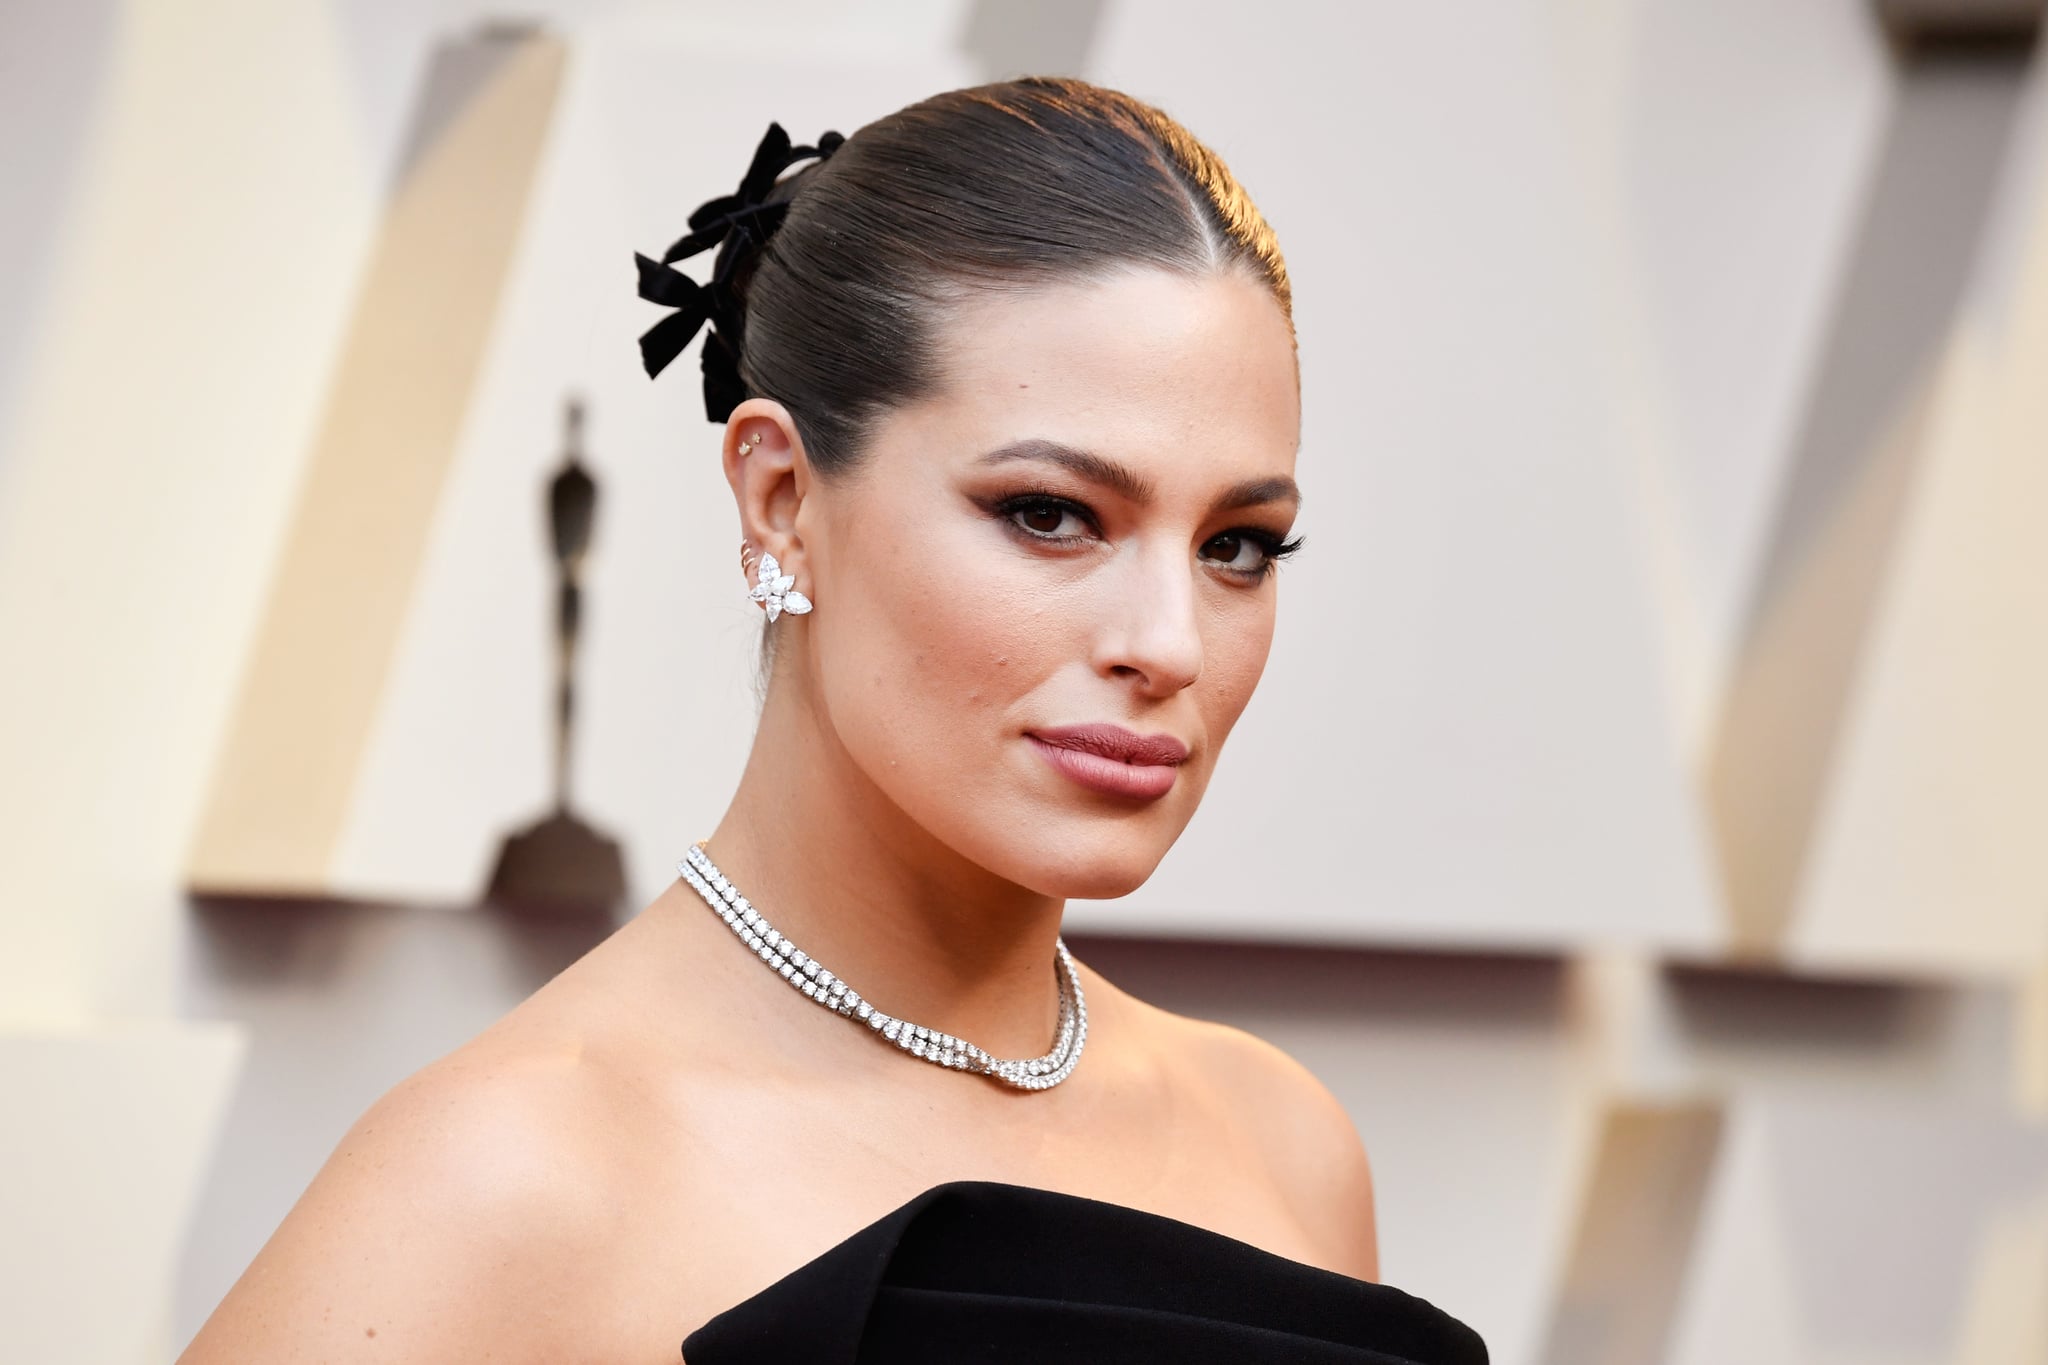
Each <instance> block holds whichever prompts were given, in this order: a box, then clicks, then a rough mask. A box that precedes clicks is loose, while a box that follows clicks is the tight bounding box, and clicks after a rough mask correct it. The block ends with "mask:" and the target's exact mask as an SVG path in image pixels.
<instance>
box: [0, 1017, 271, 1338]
mask: <svg viewBox="0 0 2048 1365" xmlns="http://www.w3.org/2000/svg"><path fill="white" fill-rule="evenodd" d="M243 1046H244V1038H243V1030H242V1029H241V1028H240V1027H239V1026H237V1025H233V1024H186V1023H180V1024H169V1023H165V1024H134V1025H111V1024H110V1025H103V1026H99V1027H95V1028H91V1029H86V1030H79V1031H67V1032H61V1033H55V1032H53V1033H48V1034H43V1035H27V1034H15V1035H12V1036H5V1037H0V1092H4V1093H5V1094H6V1096H7V1109H8V1112H9V1117H8V1118H7V1119H6V1120H5V1121H0V1172H4V1174H0V1229H5V1232H4V1234H0V1283H4V1284H6V1285H7V1286H8V1289H7V1293H6V1303H7V1313H6V1320H7V1326H6V1339H7V1348H6V1355H7V1358H8V1359H9V1360H14V1361H23V1362H28V1361H33V1362H35V1365H143V1363H144V1362H146V1361H162V1360H165V1359H168V1358H169V1356H170V1354H171V1352H172V1351H174V1350H175V1347H173V1346H172V1345H171V1343H170V1342H169V1341H168V1340H167V1339H166V1337H167V1332H166V1329H167V1328H168V1326H169V1323H170V1305H171V1284H172V1271H173V1267H174V1265H175V1262H174V1260H173V1256H174V1253H175V1252H176V1249H177V1246H178V1243H179V1239H180V1237H181V1236H182V1234H183V1232H184V1225H185V1220H186V1218H187V1216H188V1215H189V1213H190V1210H191V1209H192V1207H193V1204H194V1202H195V1200H196V1196H197V1194H198V1185H199V1177H200V1175H201V1173H202V1171H203V1170H204V1163H205V1160H206V1156H207V1154H208V1152H209V1151H210V1150H211V1149H212V1145H213V1141H214V1137H215V1134H216V1132H217V1130H218V1128H219V1124H220V1120H221V1117H222V1115H223V1113H224V1111H225V1108H226V1104H227V1098H228V1093H229V1091H230V1089H231V1088H232V1085H233V1083H234V1079H235V1075H236V1072H237V1070H238V1068H239V1067H240V1064H241V1059H242V1053H243Z"/></svg>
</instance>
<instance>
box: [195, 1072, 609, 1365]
mask: <svg viewBox="0 0 2048 1365" xmlns="http://www.w3.org/2000/svg"><path fill="white" fill-rule="evenodd" d="M625 1090H626V1087H623V1086H622V1085H620V1084H619V1083H618V1081H617V1080H616V1079H615V1078H613V1077H611V1076H610V1075H608V1074H607V1072H606V1071H605V1070H604V1069H603V1068H601V1067H595V1066H590V1065H586V1064H584V1062H583V1059H582V1058H581V1057H580V1056H579V1055H578V1050H577V1049H576V1048H574V1047H573V1046H556V1047H547V1048H537V1047H533V1046H507V1045H506V1044H505V1043H504V1042H503V1041H502V1040H500V1039H499V1038H496V1037H494V1036H493V1035H492V1034H491V1033H486V1034H485V1035H484V1036H483V1037H481V1038H479V1039H477V1040H475V1041H473V1042H472V1043H470V1044H468V1045H466V1046H465V1047H463V1048H461V1049H458V1050H457V1051H456V1052H454V1053H452V1054H450V1055H449V1056H447V1057H445V1058H443V1059H442V1060H440V1061H438V1062H435V1063H433V1064H432V1065H430V1066H428V1067H425V1068H423V1069H422V1070H420V1071H418V1072H416V1073H414V1074H413V1075H412V1076H410V1077H408V1078H407V1079H405V1080H404V1081H401V1082H400V1083H399V1084H398V1085H396V1086H394V1087H393V1088H392V1089H391V1090H389V1091H388V1092H386V1093H385V1094H384V1095H383V1096H382V1097H381V1098H380V1099H378V1100H377V1102H376V1103H375V1104H373V1105H372V1106H371V1107H370V1108H369V1109H368V1110H367V1111H366V1112H365V1113H364V1114H363V1115H362V1117H361V1118H360V1119H358V1120H357V1121H356V1123H355V1124H354V1126H353V1127H351V1128H350V1129H349V1131H348V1132H347V1134H346V1135H345V1136H344V1137H343V1138H342V1139H341V1141H340V1143H339V1144H338V1145H337V1146H336V1147H335V1149H334V1152H333V1153H332V1155H331V1156H330V1157H329V1158H328V1160H327V1162H326V1164H325V1165H324V1166H323V1167H322V1168H321V1170H320V1172H319V1174H318V1175H317V1176H316V1177H315V1178H314V1180H313V1182H312V1184H311V1185H310V1186H308V1188H307V1189H306V1192H305V1193H304V1195H302V1196H301V1197H300V1199H299V1201H298V1203H297V1204H295V1205H294V1206H293V1208H292V1210H291V1212H290V1213H289V1214H288V1215H287V1216H286V1218H285V1219H284V1221H283V1223H282V1224H281V1225H280V1226H279V1227H278V1229H277V1231H276V1233H275V1234H273V1236H272V1237H271V1239H270V1241H269V1242H268V1243H267V1244H266V1245H265V1246H264V1248H263V1250H262V1251H261V1252H260V1253H259V1254H258V1256H257V1257H256V1259H255V1260H254V1261H253V1262H252V1263H251V1264H250V1266H249V1268H248V1270H247V1271H246V1272H245V1273H244V1274H243V1276H242V1277H241V1279H240V1280H239V1281H237V1282H236V1284H235V1286H234V1288H233V1289H232V1290H231V1291H230V1292H229V1293H228V1295H227V1297H226V1298H224V1299H223V1300H222V1302H221V1304H220V1306H219V1307H218V1308H217V1309H216V1310H215V1312H214V1314H213V1316H212V1317H211V1318H210V1319H209V1320H208V1322H207V1323H206V1325H205V1327H203V1328H202V1329H201V1331H200V1332H199V1334H198V1336H197V1337H195V1338H194V1340H193V1342H192V1344H191V1346H190V1347H189V1348H188V1349H187V1351H186V1353H185V1355H184V1356H183V1357H181V1359H182V1360H183V1361H187V1362H192V1365H201V1363H202V1362H214V1361H245V1360H266V1361H278V1362H289V1361H314V1360H320V1361H351V1360H368V1359H370V1358H372V1357H374V1358H376V1359H377V1360H379V1361H387V1362H388V1361H428V1360H454V1359H491V1360H504V1361H519V1360H543V1359H549V1360H561V1359H569V1358H575V1357H579V1356H580V1355H582V1354H583V1353H584V1352H585V1351H587V1350H588V1349H589V1347H590V1340H589V1328H590V1326H591V1324H590V1322H589V1320H588V1317H587V1315H583V1314H579V1313H578V1312H572V1311H559V1310H566V1309H568V1308H569V1307H571V1306H581V1305H585V1304H588V1303H590V1302H592V1301H599V1302H601V1301H603V1298H604V1295H603V1292H602V1290H601V1288H600V1287H599V1285H598V1284H597V1281H600V1280H602V1278H603V1277H604V1276H605V1274H606V1271H607V1265H608V1263H607V1259H606V1256H605V1242H606V1232H607V1228H608V1226H609V1225H610V1224H611V1221H612V1218H613V1210H615V1209H616V1207H617V1206H618V1204H619V1203H620V1200H621V1197H622V1193H623V1191H622V1189H621V1186H622V1185H623V1183H624V1182H622V1181H621V1180H620V1178H619V1176H618V1174H617V1173H616V1172H615V1171H613V1170H610V1169H608V1168H607V1164H606V1158H607V1157H608V1156H609V1155H610V1154H611V1151H612V1149H611V1148H609V1147H608V1145H607V1144H606V1143H605V1141H604V1140H603V1129H604V1125H605V1124H606V1122H607V1120H609V1119H612V1118H615V1117H617V1116H618V1115H619V1113H620V1111H621V1109H622V1108H623V1107H627V1106H630V1105H631V1104H632V1103H633V1100H632V1098H631V1097H630V1095H628V1094H627V1093H625ZM571 1332H575V1333H576V1334H577V1337H578V1340H576V1341H574V1342H572V1341H570V1340H568V1339H567V1338H568V1335H569V1334H570V1333H571Z"/></svg>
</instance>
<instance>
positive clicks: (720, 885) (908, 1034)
mask: <svg viewBox="0 0 2048 1365" xmlns="http://www.w3.org/2000/svg"><path fill="white" fill-rule="evenodd" d="M676 871H677V872H678V873H680V874H681V875H682V878H683V880H684V881H686V882H688V883H689V884H690V885H691V887H692V888H694V889H695V890H696V892H697V894H698V895H700V896H702V897H703V898H704V903H705V904H706V905H708V906H710V907H711V909H712V910H713V911H714V912H715V913H716V914H717V915H718V917H719V918H720V919H722V920H724V921H725V923H726V927H728V928H730V929H731V930H732V931H733V933H734V934H735V935H737V936H738V937H739V940H740V941H741V942H742V943H744V944H746V945H747V947H748V948H750V949H752V950H753V952H754V955H755V956H756V957H758V958H760V959H761V960H762V961H763V962H765V963H767V964H768V966H769V967H770V968H771V969H772V970H774V971H775V972H777V973H779V974H780V975H781V977H782V979H783V980H785V981H787V982H788V983H789V984H790V985H791V986H793V987H795V988H796V989H797V990H800V991H802V992H803V993H804V994H805V995H806V996H807V997H809V998H810V999H812V1000H815V1001H816V1002H817V1003H818V1004H820V1005H823V1006H824V1007H825V1008H826V1009H828V1010H831V1011H832V1012H833V1013H834V1014H843V1015H845V1016H846V1017H847V1018H849V1019H852V1020H853V1021H855V1022H856V1023H864V1024H866V1025H867V1026H868V1028H869V1029H871V1030H872V1031H873V1032H874V1033H875V1035H876V1036H877V1037H879V1038H881V1039H882V1040H883V1041H884V1042H889V1043H894V1044H895V1045H896V1046H897V1047H899V1048H901V1049H903V1050H904V1051H905V1052H907V1053H909V1054H910V1055H911V1056H913V1057H922V1058H924V1059H925V1060H926V1061H928V1062H930V1063H932V1064H933V1065H934V1066H944V1067H951V1068H953V1069H954V1070H958V1071H976V1072H980V1073H981V1074H982V1075H984V1076H992V1077H994V1078H995V1079H996V1080H999V1081H1002V1082H1004V1083H1005V1084H1008V1085H1013V1086H1016V1087H1017V1088H1018V1089H1019V1090H1046V1089H1049V1088H1051V1087H1052V1086H1055V1085H1058V1084H1059V1083H1060V1082H1061V1081H1063V1080H1065V1079H1066V1078H1067V1077H1068V1076H1070V1075H1072V1074H1073V1070H1074V1063H1076V1062H1078V1061H1080V1060H1081V1045H1082V1044H1083V1043H1085V1042H1087V1041H1088V1002H1087V1000H1086V999H1085V998H1084V997H1083V996H1082V994H1081V974H1080V973H1079V972H1078V971H1076V970H1075V968H1074V959H1073V956H1072V955H1071V954H1069V953H1068V952H1067V945H1066V941H1065V940H1064V939H1057V938H1056V939H1054V940H1053V947H1054V949H1055V950H1056V962H1055V965H1056V967H1057V968H1058V972H1057V975H1058V977H1059V992H1060V1023H1059V1036H1058V1037H1057V1038H1056V1039H1055V1040H1054V1042H1053V1047H1052V1051H1050V1052H1048V1053H1046V1054H1045V1055H1044V1056H1043V1057H1029V1058H1017V1059H1011V1058H1005V1057H991V1056H990V1055H989V1054H988V1053H986V1052H984V1051H982V1050H981V1049H980V1048H978V1047H976V1046H975V1045H974V1044H972V1043H970V1042H968V1041H966V1040H965V1039H962V1038H955V1037H954V1036H953V1035H952V1034H950V1033H941V1032H940V1031H939V1030H937V1029H933V1028H926V1027H925V1026H924V1025H922V1024H913V1023H911V1022H910V1021H909V1020H907V1019H897V1018H893V1017H891V1016H890V1015H887V1014H884V1013H882V1012H881V1011H880V1010H878V1009H876V1008H875V1007H874V1006H872V1005H870V1004H869V1003H868V1002H867V1001H865V1000H863V999H861V997H860V993H859V992H857V991H855V990H854V989H853V988H852V987H851V986H849V985H847V984H846V983H845V982H844V981H841V980H840V979H839V978H838V977H836V976H834V975H832V973H830V972H828V971H826V970H825V968H824V967H823V966H822V965H821V964H820V963H819V962H818V960H817V959H816V958H814V957H810V956H808V955H807V954H806V953H804V952H803V950H802V949H800V948H798V947H797V946H796V945H795V944H794V943H791V942H790V941H789V939H788V938H786V937H784V936H783V935H782V934H780V933H778V932H776V930H775V927H774V926H773V925H771V924H770V923H768V921H767V919H766V918H765V917H764V916H763V915H762V914H761V912H760V911H758V910H756V909H755V908H754V907H753V906H752V905H750V904H748V902H747V898H746V897H745V896H742V895H741V894H740V893H739V890H738V888H736V887H734V886H733V884H732V883H731V882H730V881H728V880H726V877H725V874H724V873H722V872H720V871H719V870H718V865H717V864H715V863H713V862H712V861H711V858H710V855H708V854H707V853H705V851H704V846H703V845H702V844H701V843H698V844H692V845H690V851H689V852H688V853H687V854H686V855H684V857H683V859H682V861H680V862H678V863H677V864H676Z"/></svg>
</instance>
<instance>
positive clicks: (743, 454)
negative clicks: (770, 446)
mask: <svg viewBox="0 0 2048 1365" xmlns="http://www.w3.org/2000/svg"><path fill="white" fill-rule="evenodd" d="M759 444H761V436H760V433H758V432H756V433H755V434H754V435H752V436H748V437H744V438H742V439H741V441H740V458H741V459H742V460H744V459H746V458H747V456H749V455H751V454H753V453H754V447H755V446H757V445H759Z"/></svg>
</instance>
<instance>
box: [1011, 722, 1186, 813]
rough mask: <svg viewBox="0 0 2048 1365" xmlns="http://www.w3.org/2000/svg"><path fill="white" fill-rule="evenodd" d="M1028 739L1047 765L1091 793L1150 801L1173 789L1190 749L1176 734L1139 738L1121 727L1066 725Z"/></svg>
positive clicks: (1033, 732)
mask: <svg viewBox="0 0 2048 1365" xmlns="http://www.w3.org/2000/svg"><path fill="white" fill-rule="evenodd" d="M1025 737H1026V738H1027V739H1029V740H1031V742H1032V743H1033V744H1034V745H1035V746H1036V747H1037V749H1038V752H1039V753H1041V754H1043V755H1045V759H1046V762H1048V763H1050V764H1052V766H1053V767H1055V768H1058V769H1059V770H1060V771H1061V772H1063V773H1065V774H1066V775H1067V776H1068V777H1070V778H1072V779H1073V780H1074V781H1076V782H1078V783H1080V784H1081V785H1082V786H1084V787H1087V788H1088V789H1089V790H1091V791H1098V792H1102V793H1105V794H1106V795H1109V796H1130V797H1137V798H1139V799H1140V800H1145V801H1152V800H1156V799H1158V798H1159V797H1162V796H1164V795H1166V793H1167V792H1169V791H1171V790H1172V789H1173V782H1174V778H1175V777H1176V776H1177V775H1178V772H1179V767H1180V765H1181V764H1182V763H1184V762H1185V761H1186V760H1187V756H1188V746H1187V745H1185V744H1183V743H1181V742H1180V741H1179V740H1177V739H1175V738H1174V737H1173V736H1172V735H1140V734H1134V733H1132V732H1131V731H1129V730H1126V729H1124V728H1123V727H1122V726H1121V725H1063V726H1060V727H1058V728H1057V729H1050V730H1033V731H1030V732H1028V733H1027V734H1026V736H1025Z"/></svg>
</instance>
